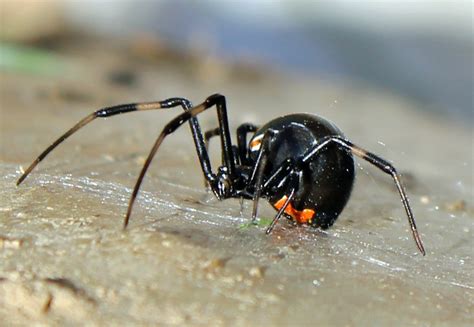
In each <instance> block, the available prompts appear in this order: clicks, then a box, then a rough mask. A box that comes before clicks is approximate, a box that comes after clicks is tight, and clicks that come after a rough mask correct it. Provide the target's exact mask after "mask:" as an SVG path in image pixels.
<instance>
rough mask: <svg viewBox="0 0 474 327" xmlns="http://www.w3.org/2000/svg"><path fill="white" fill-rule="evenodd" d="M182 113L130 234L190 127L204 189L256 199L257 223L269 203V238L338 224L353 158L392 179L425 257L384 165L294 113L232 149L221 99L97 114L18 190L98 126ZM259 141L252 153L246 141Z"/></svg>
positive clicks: (243, 132) (330, 128) (321, 123)
mask: <svg viewBox="0 0 474 327" xmlns="http://www.w3.org/2000/svg"><path fill="white" fill-rule="evenodd" d="M177 106H181V107H182V108H183V109H184V113H182V114H180V115H178V116H177V117H176V118H174V119H172V120H171V121H170V122H169V123H168V124H166V126H165V127H164V129H163V131H162V132H161V134H160V135H159V137H158V139H157V140H156V142H155V144H154V145H153V148H152V149H151V151H150V154H149V155H148V158H147V160H146V161H145V164H144V165H143V168H142V170H141V172H140V175H139V177H138V180H137V182H136V184H135V188H134V189H133V193H132V196H131V198H130V202H129V205H128V210H127V214H126V216H125V220H124V228H126V227H127V225H128V222H129V219H130V214H131V211H132V207H133V204H134V202H135V199H136V197H137V194H138V190H139V188H140V185H141V183H142V181H143V177H144V176H145V173H146V171H147V169H148V167H149V165H150V162H151V160H152V159H153V157H154V156H155V154H156V152H157V151H158V148H159V147H160V145H161V143H162V142H163V140H164V139H165V137H166V136H167V135H169V134H171V133H173V132H174V131H175V130H176V129H177V128H178V127H180V126H181V125H183V124H184V123H186V122H188V121H189V125H190V127H191V132H192V135H193V139H194V144H195V147H196V151H197V155H198V157H199V161H200V164H201V168H202V171H203V173H204V178H205V181H206V183H207V184H208V185H209V187H210V188H211V190H212V191H213V193H214V194H215V196H216V197H217V198H218V199H219V200H222V199H227V198H241V199H244V198H245V199H252V200H253V212H252V222H255V219H256V217H257V208H258V200H259V199H260V197H264V198H267V199H268V201H269V202H270V203H271V204H272V205H273V207H274V208H275V209H276V210H278V213H277V214H276V216H275V218H274V219H273V221H272V223H271V224H270V226H269V227H268V228H267V230H266V233H267V234H269V233H270V232H271V231H272V229H273V227H274V226H275V224H276V223H277V222H278V220H279V219H280V217H281V216H282V215H283V214H284V215H285V216H286V217H287V218H289V219H291V220H292V221H293V222H295V223H300V224H303V223H305V224H309V225H311V226H313V227H320V228H323V229H326V228H328V227H330V226H331V225H332V224H333V223H334V222H335V221H336V219H337V217H338V216H339V214H340V213H341V211H342V209H343V208H344V206H345V205H346V203H347V201H348V200H349V196H350V194H351V191H352V185H353V182H354V175H355V172H354V159H353V156H352V155H353V154H354V155H356V156H358V157H360V158H362V159H364V160H367V161H368V162H370V163H371V164H373V165H374V166H376V167H377V168H379V169H381V170H382V171H383V172H385V173H387V174H389V175H390V176H392V177H393V180H394V182H395V185H396V186H397V188H398V191H399V193H400V197H401V200H402V203H403V206H404V207H405V211H406V214H407V216H408V222H409V224H410V228H411V231H412V234H413V238H414V239H415V242H416V245H417V247H418V249H419V250H420V252H421V253H422V254H423V255H425V250H424V248H423V243H422V241H421V238H420V236H419V234H418V231H417V229H416V225H415V220H414V218H413V214H412V211H411V208H410V205H409V203H408V198H407V196H406V194H405V190H404V188H403V186H402V184H401V182H400V176H399V175H398V173H397V172H396V170H395V168H394V167H393V166H392V165H391V164H390V163H389V162H387V161H385V160H384V159H382V158H380V157H378V156H376V155H375V154H373V153H370V152H368V151H366V150H364V149H362V148H360V147H358V146H356V145H354V144H353V143H351V142H350V141H348V140H347V139H346V138H345V137H344V135H343V134H342V132H341V131H340V130H339V129H338V128H337V127H336V126H335V125H333V124H332V123H331V122H329V121H327V120H325V119H324V118H321V117H319V116H316V115H311V114H291V115H287V116H282V117H279V118H276V119H274V120H272V121H270V122H269V123H267V124H266V125H264V126H262V127H260V128H258V127H257V126H255V125H253V124H242V125H240V126H239V127H238V128H237V146H235V145H232V141H231V136H230V130H229V123H228V120H227V109H226V100H225V97H224V96H223V95H220V94H214V95H211V96H209V97H208V98H207V99H206V100H205V101H204V102H203V103H201V104H199V105H197V106H193V105H192V104H191V102H190V101H188V100H186V99H183V98H170V99H166V100H164V101H158V102H143V103H131V104H122V105H117V106H113V107H107V108H103V109H99V110H97V111H95V112H93V113H92V114H90V115H88V116H87V117H85V118H84V119H82V120H81V121H79V122H78V123H77V124H76V125H74V126H73V127H72V128H71V129H70V130H68V131H67V132H66V133H65V134H64V135H62V136H61V137H60V138H59V139H57V140H56V141H55V142H54V143H53V144H51V145H50V146H49V147H48V148H47V149H46V150H44V151H43V153H41V154H40V155H39V156H38V158H36V160H35V161H33V163H32V164H31V165H30V166H29V167H28V169H26V171H25V172H24V173H23V175H22V176H21V177H20V178H19V179H18V181H17V185H19V184H20V183H21V182H23V180H24V179H25V178H26V177H27V176H28V174H29V173H30V172H31V171H32V170H33V168H35V166H36V165H37V164H38V163H39V162H40V161H41V160H43V159H44V157H46V156H47V155H48V154H49V153H50V152H51V151H52V150H53V149H54V148H55V147H56V146H58V145H59V144H60V143H62V142H63V141H64V140H65V139H66V138H68V137H69V136H71V135H72V134H73V133H75V132H76V131H77V130H79V129H80V128H82V127H84V126H85V125H87V124H88V123H90V122H91V121H93V120H94V119H96V118H98V117H100V118H103V117H110V116H113V115H117V114H123V113H127V112H132V111H144V110H155V109H169V108H173V107H177ZM213 106H215V107H216V109H217V116H218V121H219V127H218V128H216V129H213V130H210V131H208V132H206V133H205V135H204V137H203V135H202V132H201V128H200V125H199V122H198V120H197V117H196V116H198V115H199V114H200V113H202V112H204V111H205V110H207V109H209V108H212V107H213ZM248 133H253V136H252V138H251V140H250V142H249V144H248V146H247V135H248ZM213 136H220V139H221V147H222V161H223V164H222V166H220V167H219V168H218V169H217V172H216V173H214V172H212V170H211V163H210V160H209V155H208V151H207V143H208V141H209V139H210V138H211V137H213Z"/></svg>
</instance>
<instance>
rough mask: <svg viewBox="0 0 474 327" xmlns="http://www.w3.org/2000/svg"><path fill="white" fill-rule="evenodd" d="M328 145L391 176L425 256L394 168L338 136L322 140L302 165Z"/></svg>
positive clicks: (403, 190) (422, 251) (419, 246)
mask: <svg viewBox="0 0 474 327" xmlns="http://www.w3.org/2000/svg"><path fill="white" fill-rule="evenodd" d="M330 143H337V144H339V145H342V146H343V147H344V148H345V149H346V150H348V151H350V152H352V153H353V154H354V155H356V156H358V157H360V158H362V159H364V160H366V161H368V162H369V163H371V164H372V165H374V166H375V167H377V168H379V169H380V170H382V171H383V172H384V173H386V174H388V175H390V176H392V178H393V181H394V182H395V185H396V186H397V189H398V192H399V193H400V198H401V200H402V203H403V206H404V207H405V212H406V214H407V217H408V223H409V224H410V229H411V232H412V235H413V238H414V240H415V242H416V245H417V247H418V249H419V250H420V252H421V253H422V254H423V255H425V254H426V252H425V249H424V247H423V242H422V241H421V237H420V235H419V233H418V229H417V228H416V224H415V218H414V217H413V213H412V211H411V207H410V203H409V201H408V197H407V195H406V192H405V188H404V187H403V185H402V183H401V180H400V175H399V174H398V173H397V171H396V169H395V167H393V166H392V164H390V163H389V162H388V161H386V160H384V159H382V158H380V157H379V156H377V155H375V154H373V153H371V152H368V151H366V150H364V149H362V148H361V147H359V146H357V145H355V144H353V143H351V142H350V141H348V140H345V139H343V138H341V137H339V136H329V137H326V138H325V139H323V140H322V141H321V142H320V143H319V144H318V145H316V146H315V147H314V148H313V149H311V150H310V151H309V152H308V154H306V155H305V156H304V157H303V159H302V160H301V162H302V163H306V162H308V161H309V160H310V159H311V157H313V156H314V155H317V154H318V153H320V152H321V151H322V150H324V149H325V148H326V147H327V146H328V145H329V144H330Z"/></svg>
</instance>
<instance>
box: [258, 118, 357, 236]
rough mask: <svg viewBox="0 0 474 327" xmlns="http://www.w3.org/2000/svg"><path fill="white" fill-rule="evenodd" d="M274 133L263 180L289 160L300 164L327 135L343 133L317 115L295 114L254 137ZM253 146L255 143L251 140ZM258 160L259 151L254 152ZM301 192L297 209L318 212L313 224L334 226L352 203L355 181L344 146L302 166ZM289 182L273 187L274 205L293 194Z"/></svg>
mask: <svg viewBox="0 0 474 327" xmlns="http://www.w3.org/2000/svg"><path fill="white" fill-rule="evenodd" d="M267 130H272V131H273V132H274V136H273V137H272V140H271V143H270V148H269V153H268V162H267V166H266V168H265V172H264V179H267V178H268V177H269V176H271V175H272V173H273V172H275V170H276V169H278V167H280V166H281V165H282V164H283V162H284V161H285V160H287V158H294V159H295V161H296V162H297V163H298V161H299V160H301V159H302V158H303V157H304V156H305V155H307V154H308V153H309V151H310V150H311V149H313V148H314V147H315V146H317V145H318V143H320V142H321V140H322V139H323V138H325V137H327V136H341V137H343V134H342V132H341V131H340V130H339V129H338V128H337V127H336V126H335V125H334V124H332V123H331V122H329V121H327V120H325V119H324V118H321V117H319V116H316V115H310V114H292V115H287V116H283V117H279V118H276V119H274V120H272V121H270V122H269V123H267V124H266V125H264V126H262V127H261V128H260V129H259V130H258V131H257V132H256V133H255V135H254V137H253V139H258V138H259V137H261V135H263V134H264V133H265V132H266V131H267ZM251 144H252V141H251ZM250 155H251V158H252V159H253V160H256V156H257V151H251V153H250ZM300 164H301V166H299V167H297V168H296V169H297V170H298V171H300V172H301V174H300V177H299V183H298V189H297V190H296V194H295V197H294V198H293V200H292V205H293V207H294V208H295V209H297V210H304V209H311V210H314V211H315V217H314V219H312V224H313V225H317V226H321V227H323V228H325V227H329V226H331V225H332V224H333V223H334V221H335V220H336V219H337V217H338V216H339V214H340V213H341V211H342V209H343V208H344V206H345V205H346V203H347V201H348V200H349V197H350V194H351V191H352V185H353V182H354V159H353V157H352V154H351V153H350V152H349V151H347V150H346V149H345V148H343V147H342V146H341V145H339V144H336V143H331V144H329V145H328V146H327V148H325V149H324V150H323V151H321V152H320V153H318V154H317V155H315V156H313V157H311V158H310V159H309V160H308V161H307V162H306V163H304V164H303V163H301V162H300ZM288 184H289V183H284V182H283V183H279V184H278V185H274V186H273V187H272V189H271V191H270V192H267V193H266V194H265V196H266V197H267V198H268V200H269V201H270V203H271V204H275V203H276V202H278V201H279V200H280V199H282V198H283V197H284V196H288V194H289V193H290V191H291V186H290V185H288Z"/></svg>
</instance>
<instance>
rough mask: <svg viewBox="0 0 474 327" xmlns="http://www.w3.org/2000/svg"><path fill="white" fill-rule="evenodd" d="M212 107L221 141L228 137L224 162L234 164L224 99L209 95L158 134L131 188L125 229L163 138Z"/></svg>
mask: <svg viewBox="0 0 474 327" xmlns="http://www.w3.org/2000/svg"><path fill="white" fill-rule="evenodd" d="M223 99H224V104H223V103H222V101H223ZM214 105H216V108H217V112H218V117H219V125H220V128H221V136H222V134H224V137H223V139H224V138H226V137H225V135H226V134H227V136H229V139H227V140H225V141H222V144H223V145H224V152H225V149H227V150H229V149H230V152H229V153H228V154H227V155H226V160H227V159H230V161H229V163H230V164H233V163H234V161H233V160H234V159H233V157H232V156H233V152H232V145H231V144H230V134H229V130H228V123H227V115H226V112H225V98H224V97H223V96H222V95H219V94H215V95H211V96H210V97H208V98H207V99H206V100H205V101H204V102H203V103H201V104H200V105H197V106H195V107H193V108H191V109H189V110H188V111H186V112H184V113H182V114H180V115H178V116H177V117H176V118H174V119H172V120H171V121H170V122H169V123H168V124H166V126H165V127H164V128H163V130H162V132H161V133H160V135H159V136H158V138H157V139H156V141H155V143H154V145H153V147H152V148H151V150H150V153H149V154H148V157H147V159H146V161H145V164H144V165H143V168H142V170H141V172H140V175H139V176H138V179H137V181H136V183H135V187H134V188H133V192H132V195H131V197H130V202H129V204H128V209H127V214H126V216H125V220H124V228H126V227H127V225H128V222H129V220H130V214H131V212H132V208H133V204H134V203H135V199H136V197H137V194H138V191H139V189H140V186H141V184H142V181H143V178H144V177H145V173H146V172H147V170H148V167H149V166H150V163H151V161H152V159H153V157H154V156H155V154H156V152H157V151H158V149H159V147H160V145H161V143H163V140H164V139H165V137H166V136H168V135H169V134H171V133H173V132H174V131H175V130H177V129H178V128H179V127H180V126H181V125H183V124H184V123H186V122H187V121H189V120H191V119H193V118H194V117H196V116H197V115H199V114H200V113H202V112H204V111H206V110H207V109H209V108H211V107H213V106H214ZM222 132H223V133H222ZM226 132H227V133H226ZM202 150H203V151H205V153H206V155H207V151H206V149H205V147H203V148H202ZM232 167H233V166H232V165H229V166H227V169H228V170H229V171H230V170H231V169H232ZM229 175H230V173H229ZM214 179H215V177H214V175H212V176H211V179H209V182H210V184H211V188H212V189H213V190H214V188H215V187H216V186H215V185H214V184H213V183H212V181H213V180H214ZM214 193H216V194H217V191H215V190H214Z"/></svg>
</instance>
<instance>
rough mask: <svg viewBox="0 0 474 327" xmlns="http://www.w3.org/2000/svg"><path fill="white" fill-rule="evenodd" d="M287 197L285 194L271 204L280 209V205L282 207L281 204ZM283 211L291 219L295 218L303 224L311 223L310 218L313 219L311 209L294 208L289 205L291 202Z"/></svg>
mask: <svg viewBox="0 0 474 327" xmlns="http://www.w3.org/2000/svg"><path fill="white" fill-rule="evenodd" d="M287 199H288V197H287V196H286V195H285V196H283V197H282V198H281V199H280V200H278V201H277V202H276V203H275V204H274V205H273V206H274V207H275V208H277V210H280V209H281V207H283V205H284V204H285V202H286V200H287ZM285 213H286V214H287V215H290V216H291V217H292V218H293V219H295V220H296V221H297V222H298V223H300V224H304V223H308V224H311V220H312V219H313V216H314V210H312V209H303V210H301V211H300V210H296V209H295V208H293V206H292V205H291V202H290V203H289V204H288V206H287V207H286V209H285Z"/></svg>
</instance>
